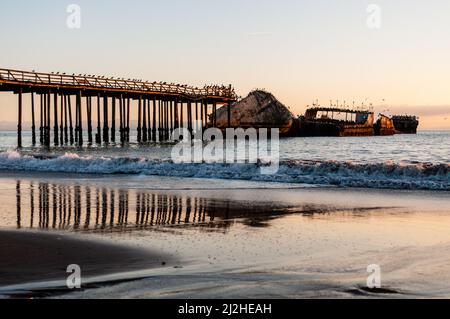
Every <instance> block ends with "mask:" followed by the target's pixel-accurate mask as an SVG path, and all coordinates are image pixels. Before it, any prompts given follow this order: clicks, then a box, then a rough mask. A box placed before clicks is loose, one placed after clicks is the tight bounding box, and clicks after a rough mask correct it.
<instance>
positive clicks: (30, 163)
mask: <svg viewBox="0 0 450 319" xmlns="http://www.w3.org/2000/svg"><path fill="white" fill-rule="evenodd" d="M261 165H263V164H207V163H200V164H175V163H173V162H172V161H171V160H155V159H146V158H130V157H117V158H112V157H111V158H110V157H93V156H80V155H78V154H74V153H66V154H64V155H62V156H54V157H38V156H31V155H21V154H20V153H18V152H16V151H7V152H2V153H0V170H3V171H33V172H58V173H82V174H128V175H149V176H150V175H153V176H171V177H187V178H188V177H193V178H215V179H234V180H251V181H262V182H282V183H301V184H312V185H326V186H337V187H361V188H381V189H415V190H418V189H421V190H447V191H448V190H450V164H448V163H415V164H404V163H396V162H385V163H367V164H361V163H352V162H339V161H302V160H290V161H281V163H280V168H279V170H278V172H277V173H276V174H274V175H261V171H260V168H261Z"/></svg>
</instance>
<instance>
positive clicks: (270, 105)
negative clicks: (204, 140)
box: [216, 90, 295, 137]
mask: <svg viewBox="0 0 450 319" xmlns="http://www.w3.org/2000/svg"><path fill="white" fill-rule="evenodd" d="M230 111H231V127H235V128H238V127H239V128H243V129H248V128H255V129H257V130H258V129H261V128H265V129H272V128H278V129H279V130H280V136H283V137H286V136H291V135H292V128H293V125H294V120H295V117H294V115H293V114H292V112H291V111H290V110H289V108H288V107H286V106H285V105H283V104H282V103H281V102H280V101H278V100H277V99H276V98H275V97H274V96H273V95H272V94H271V93H268V92H266V91H262V90H255V91H253V92H250V94H249V95H248V96H247V97H246V98H244V99H242V100H240V101H238V102H236V103H234V104H233V105H232V106H231V110H230ZM216 127H218V128H219V129H226V128H227V127H228V110H227V109H226V108H221V109H219V110H217V119H216Z"/></svg>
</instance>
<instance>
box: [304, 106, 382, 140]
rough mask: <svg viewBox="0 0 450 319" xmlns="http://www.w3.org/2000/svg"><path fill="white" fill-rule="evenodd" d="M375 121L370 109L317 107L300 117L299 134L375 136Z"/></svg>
mask: <svg viewBox="0 0 450 319" xmlns="http://www.w3.org/2000/svg"><path fill="white" fill-rule="evenodd" d="M373 121H374V114H373V112H369V111H360V110H350V109H339V108H326V107H315V108H310V109H308V110H307V111H306V113H305V116H302V117H300V118H299V122H298V136H338V137H344V136H373V135H374V134H375V131H374V126H373Z"/></svg>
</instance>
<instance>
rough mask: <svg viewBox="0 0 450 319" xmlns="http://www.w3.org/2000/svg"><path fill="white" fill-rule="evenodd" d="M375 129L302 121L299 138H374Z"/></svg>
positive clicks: (362, 126)
mask: <svg viewBox="0 0 450 319" xmlns="http://www.w3.org/2000/svg"><path fill="white" fill-rule="evenodd" d="M374 134H375V132H374V129H373V127H370V126H366V125H358V124H337V123H321V122H317V121H308V120H303V121H302V120H300V123H299V129H298V136H303V137H308V136H337V137H345V136H373V135H374Z"/></svg>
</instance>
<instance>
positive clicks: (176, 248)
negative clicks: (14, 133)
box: [0, 174, 450, 298]
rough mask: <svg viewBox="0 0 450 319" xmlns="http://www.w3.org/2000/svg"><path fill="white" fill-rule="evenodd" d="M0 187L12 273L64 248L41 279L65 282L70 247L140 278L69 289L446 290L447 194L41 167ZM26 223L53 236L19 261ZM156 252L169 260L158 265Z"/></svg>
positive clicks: (259, 293) (154, 292)
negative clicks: (375, 278)
mask: <svg viewBox="0 0 450 319" xmlns="http://www.w3.org/2000/svg"><path fill="white" fill-rule="evenodd" d="M161 186H164V187H161ZM259 186H260V188H258V187H259ZM269 186H270V185H269ZM189 187H191V188H189ZM0 189H1V192H0V200H1V201H2V202H3V203H5V204H4V205H3V207H2V214H0V227H3V228H5V229H17V231H18V233H17V232H14V234H15V236H16V238H17V241H14V240H13V239H6V244H5V245H6V246H8V245H9V244H8V241H9V242H10V245H11V247H9V248H8V247H7V248H6V249H7V250H6V251H5V252H2V254H1V255H0V259H2V260H1V262H0V264H2V263H3V264H5V265H6V264H8V263H9V264H8V265H10V266H12V267H13V268H14V266H13V265H16V267H17V270H16V269H13V271H15V272H16V273H17V275H18V276H19V277H20V276H22V277H20V278H25V277H23V276H24V274H26V273H27V272H30V271H32V269H33V267H32V266H30V264H32V263H33V262H36V263H37V264H38V265H40V262H42V263H43V266H39V269H46V270H45V271H42V272H41V273H43V272H48V260H55V258H56V257H55V256H52V254H53V253H54V252H55V251H58V249H61V251H62V252H64V254H66V255H63V257H61V258H60V259H59V261H60V264H58V266H56V267H55V268H52V271H51V275H50V276H49V278H51V277H52V276H53V274H55V273H57V272H58V271H59V272H60V273H58V276H59V275H61V276H62V278H61V279H64V280H65V278H66V274H65V267H66V266H67V264H69V263H74V262H73V261H72V259H73V257H72V256H75V257H76V256H78V254H81V257H80V258H81V259H82V260H81V262H83V260H85V259H87V260H88V261H89V262H90V263H87V264H88V266H86V269H92V274H93V275H97V274H103V273H105V272H102V271H101V270H99V268H102V269H103V268H104V267H109V268H108V273H117V272H121V273H122V272H123V271H127V270H133V269H138V270H142V271H139V276H136V278H140V279H139V280H135V281H133V282H122V283H118V282H114V284H113V285H107V286H97V287H92V286H89V287H85V288H88V289H85V290H83V291H77V292H72V293H70V294H67V295H64V297H68V298H326V297H337V298H393V297H394V298H406V297H407V298H410V297H412V298H420V297H446V298H448V297H450V284H448V283H449V282H450V266H449V265H450V235H449V232H448V229H449V228H450V199H449V198H450V196H449V193H447V192H430V191H389V190H383V191H381V190H380V191H379V190H367V189H342V188H311V187H309V188H308V187H307V188H305V187H298V186H297V187H292V186H291V185H276V188H270V187H268V184H266V183H264V184H258V183H256V184H255V183H252V182H223V181H214V180H208V181H205V180H195V179H189V180H187V179H177V178H158V177H139V176H138V177H120V176H114V177H96V178H89V177H85V178H82V179H80V178H79V177H77V176H73V177H71V176H59V175H48V174H47V175H43V176H39V175H36V176H30V177H27V176H22V177H21V178H11V177H5V178H0ZM30 230H31V231H39V234H44V236H50V237H49V238H53V239H47V242H46V241H45V240H44V241H43V244H42V245H44V247H46V248H45V249H44V251H45V250H47V252H46V254H47V255H46V256H47V257H46V258H43V260H44V261H40V260H39V259H40V255H39V254H38V253H37V252H36V253H35V254H36V256H34V258H35V261H33V262H28V261H27V258H26V253H23V252H24V251H25V252H26V250H25V249H23V248H20V247H17V246H14V245H16V244H14V242H17V243H21V241H22V240H28V242H27V243H28V245H29V247H30V248H29V249H30V250H35V249H41V248H42V247H41V240H39V241H38V240H36V241H32V240H31V239H29V238H30V237H29V236H30V235H29V231H30ZM60 234H68V235H69V236H68V237H66V236H65V235H64V236H62V240H63V241H64V240H65V239H68V240H69V239H70V240H69V241H68V243H67V244H63V245H62V246H63V247H59V246H57V245H58V244H57V243H55V242H56V241H55V240H54V238H57V237H58V236H61V235H60ZM36 236H37V235H36ZM52 236H53V237H52ZM38 237H39V238H40V235H39V236H38ZM72 240H75V241H78V240H80V241H83V244H80V243H76V245H75V244H74V243H73V242H72ZM47 243H48V244H47ZM91 243H93V246H91V245H92V244H91ZM95 243H97V244H99V243H104V245H106V246H105V247H109V248H108V249H110V251H108V253H107V254H105V250H106V249H102V248H99V249H97V248H96V247H98V246H96V245H97V244H95ZM55 245H56V246H55ZM70 245H72V246H73V248H74V249H73V250H75V252H72V251H66V250H65V249H66V247H70ZM102 245H103V244H102ZM118 247H122V248H123V249H119V250H117V248H118ZM8 249H9V251H8ZM90 249H93V250H92V251H90ZM136 249H137V251H136ZM102 250H103V251H102ZM143 251H144V254H145V252H147V253H146V254H147V255H146V256H149V257H148V258H149V259H146V258H142V256H143V255H142V253H143ZM152 251H157V252H158V253H156V254H152V253H151V252H152ZM97 252H98V254H99V255H97ZM8 254H11V256H13V258H11V261H5V260H3V259H5V258H4V257H3V256H7V255H8ZM71 254H73V255H71ZM148 254H149V255H148ZM43 255H44V256H45V254H43ZM160 256H167V259H168V260H169V259H171V260H177V263H176V264H173V265H169V266H168V267H158V262H156V263H153V261H154V260H155V259H154V258H155V257H156V258H157V259H158V257H160ZM97 257H99V258H97ZM83 258H85V259H83ZM90 258H94V259H90ZM45 260H47V261H45ZM56 260H57V261H58V259H56ZM149 260H150V262H149V264H148V266H147V264H146V262H148V261H149ZM158 261H161V259H159V260H158ZM75 263H76V262H75ZM372 264H377V265H380V267H381V269H382V284H383V286H382V288H383V289H381V290H378V291H370V290H368V289H367V287H366V280H367V277H368V276H369V274H368V273H367V266H369V265H372ZM99 265H101V267H99ZM152 267H156V268H152ZM116 278H117V279H119V280H120V279H121V278H123V277H121V276H120V275H119V276H116ZM25 279H26V280H30V281H34V278H32V277H28V278H25ZM110 283H111V282H110ZM89 288H90V289H89ZM57 297H60V296H57Z"/></svg>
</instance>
